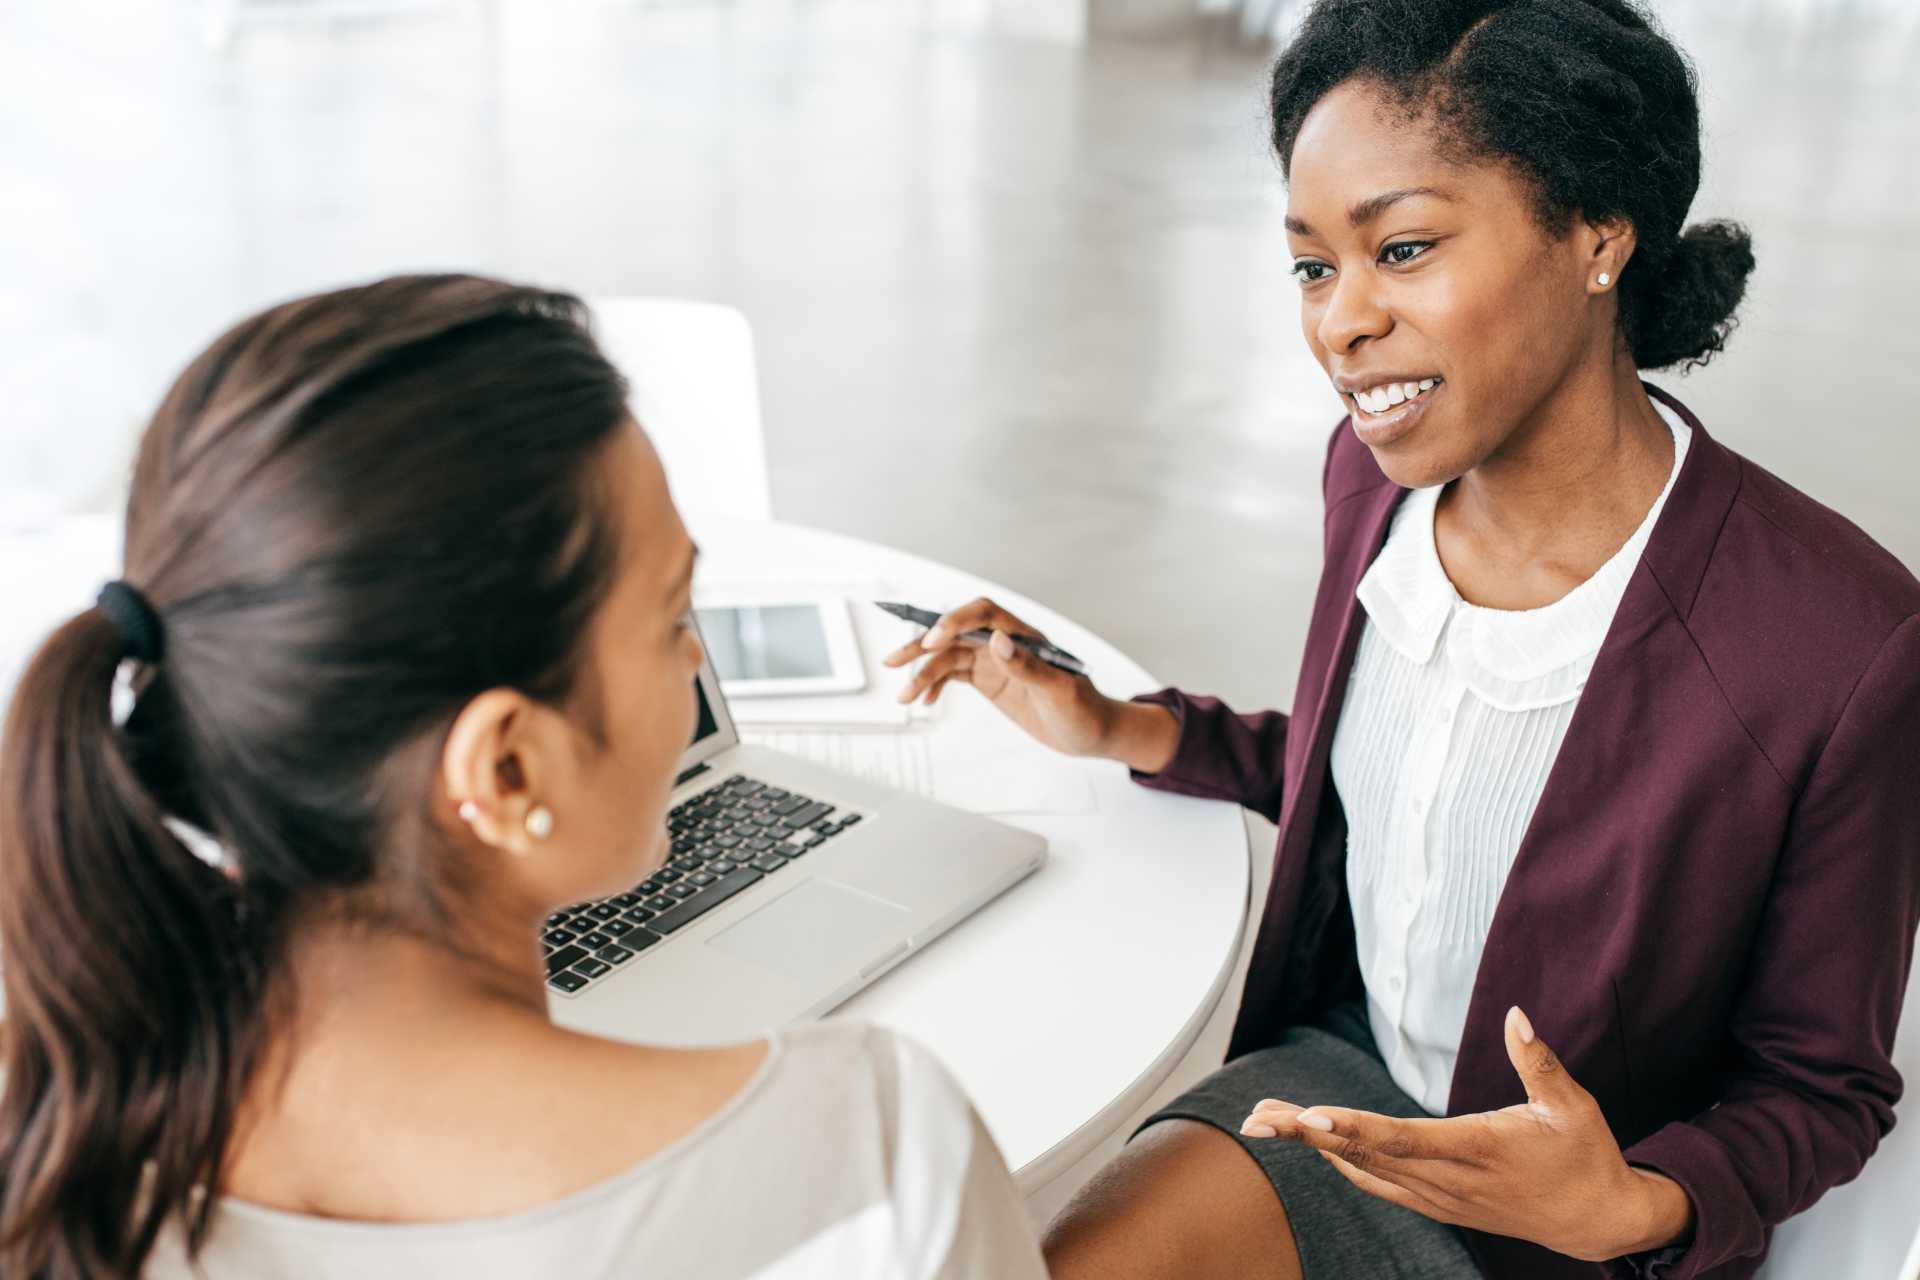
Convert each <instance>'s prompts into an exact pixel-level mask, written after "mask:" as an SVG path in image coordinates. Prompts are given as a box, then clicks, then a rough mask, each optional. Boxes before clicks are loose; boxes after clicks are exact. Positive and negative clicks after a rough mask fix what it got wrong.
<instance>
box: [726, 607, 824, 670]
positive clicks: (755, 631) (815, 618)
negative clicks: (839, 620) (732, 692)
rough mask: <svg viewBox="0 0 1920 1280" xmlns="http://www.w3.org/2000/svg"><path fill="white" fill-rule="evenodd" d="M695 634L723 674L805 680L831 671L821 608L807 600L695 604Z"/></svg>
mask: <svg viewBox="0 0 1920 1280" xmlns="http://www.w3.org/2000/svg"><path fill="white" fill-rule="evenodd" d="M694 612H695V613H697V614H698V615H699V617H700V638H701V639H702V640H704V641H706V645H707V655H708V656H709V657H710V658H712V659H713V667H714V670H715V671H718V672H719V673H720V678H721V679H722V680H805V679H810V678H818V677H821V676H830V675H832V674H833V659H832V657H831V655H829V653H828V652H827V632H826V628H825V627H824V626H823V625H822V624H821V621H820V610H819V609H818V608H817V607H816V606H814V605H810V604H775V605H739V606H733V607H729V608H723V609H696V610H694Z"/></svg>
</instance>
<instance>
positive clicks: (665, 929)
mask: <svg viewBox="0 0 1920 1280" xmlns="http://www.w3.org/2000/svg"><path fill="white" fill-rule="evenodd" d="M762 878H763V877H762V876H761V873H760V872H758V871H754V870H752V869H751V868H749V867H742V868H740V870H738V871H735V872H732V873H730V874H728V875H724V876H721V877H720V878H719V879H718V880H716V881H714V882H713V884H712V885H710V886H709V887H708V888H707V890H706V892H704V893H702V894H701V895H700V896H699V897H697V898H694V899H693V900H692V901H689V902H683V903H681V904H680V905H679V906H677V907H675V908H674V909H673V910H671V911H663V912H661V913H660V914H659V916H657V917H656V918H654V919H653V920H650V921H648V923H647V928H649V929H651V930H653V931H654V932H655V933H663V934H664V933H672V932H673V931H674V930H675V929H678V928H680V927H681V926H683V925H687V924H691V923H692V922H693V921H695V920H698V919H699V918H700V917H701V916H703V915H705V914H706V913H707V912H709V911H711V910H713V909H714V908H715V907H717V906H719V905H720V904H721V903H723V902H725V901H726V900H727V899H728V898H731V897H732V896H733V895H734V894H736V893H738V892H740V891H741V890H742V889H745V888H746V887H747V886H749V885H751V884H754V883H755V882H756V881H759V880H760V879H762ZM629 936H631V935H629Z"/></svg>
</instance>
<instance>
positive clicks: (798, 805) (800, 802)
mask: <svg viewBox="0 0 1920 1280" xmlns="http://www.w3.org/2000/svg"><path fill="white" fill-rule="evenodd" d="M811 803H812V802H811V801H810V800H808V799H807V798H806V797H805V796H788V797H787V798H786V799H785V800H782V801H780V802H779V803H778V804H776V805H774V806H773V811H774V812H775V813H777V814H780V815H781V816H782V817H784V816H786V815H787V814H789V813H792V812H793V811H794V810H795V809H804V808H806V807H807V806H808V805H809V804H811Z"/></svg>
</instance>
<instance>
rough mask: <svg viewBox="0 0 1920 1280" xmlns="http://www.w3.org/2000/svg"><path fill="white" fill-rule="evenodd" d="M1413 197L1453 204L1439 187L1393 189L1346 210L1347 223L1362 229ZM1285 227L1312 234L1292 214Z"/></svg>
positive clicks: (1301, 233)
mask: <svg viewBox="0 0 1920 1280" xmlns="http://www.w3.org/2000/svg"><path fill="white" fill-rule="evenodd" d="M1415 196H1432V197H1433V198H1434V199H1436V200H1445V201H1447V202H1448V203H1450V204H1451V203H1454V202H1455V201H1454V196H1453V193H1452V192H1450V191H1445V190H1442V189H1441V188H1439V187H1395V188H1394V189H1393V190H1392V191H1382V192H1381V193H1380V194H1379V195H1377V196H1368V197H1367V198H1366V199H1365V200H1362V201H1360V202H1359V203H1358V204H1356V205H1354V206H1353V207H1352V208H1351V209H1348V210H1347V221H1348V222H1350V223H1351V224H1353V226H1355V227H1356V228H1358V227H1364V226H1366V225H1367V224H1368V223H1369V222H1372V221H1373V220H1374V219H1375V218H1377V217H1379V216H1380V215H1381V214H1383V213H1385V212H1386V211H1387V210H1388V209H1390V208H1392V207H1393V206H1394V205H1396V204H1399V203H1400V202H1401V201H1402V200H1411V199H1413V197H1415ZM1286 226H1287V230H1289V231H1291V232H1293V233H1294V234H1295V235H1297V236H1310V235H1312V234H1313V228H1312V227H1309V226H1308V225H1307V224H1306V223H1304V222H1302V221H1301V220H1300V219H1298V218H1296V217H1294V216H1293V215H1292V214H1288V215H1287V218H1286Z"/></svg>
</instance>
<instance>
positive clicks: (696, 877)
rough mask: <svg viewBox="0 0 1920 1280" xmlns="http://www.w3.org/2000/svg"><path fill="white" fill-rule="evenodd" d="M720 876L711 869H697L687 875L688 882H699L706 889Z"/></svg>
mask: <svg viewBox="0 0 1920 1280" xmlns="http://www.w3.org/2000/svg"><path fill="white" fill-rule="evenodd" d="M719 878H720V877H719V876H717V875H715V874H713V872H711V871H696V872H694V874H692V875H690V876H688V877H687V883H688V884H697V885H699V886H700V887H701V888H702V889H704V888H706V887H707V886H708V885H710V884H712V883H713V882H714V881H715V880H718V879H719Z"/></svg>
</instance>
